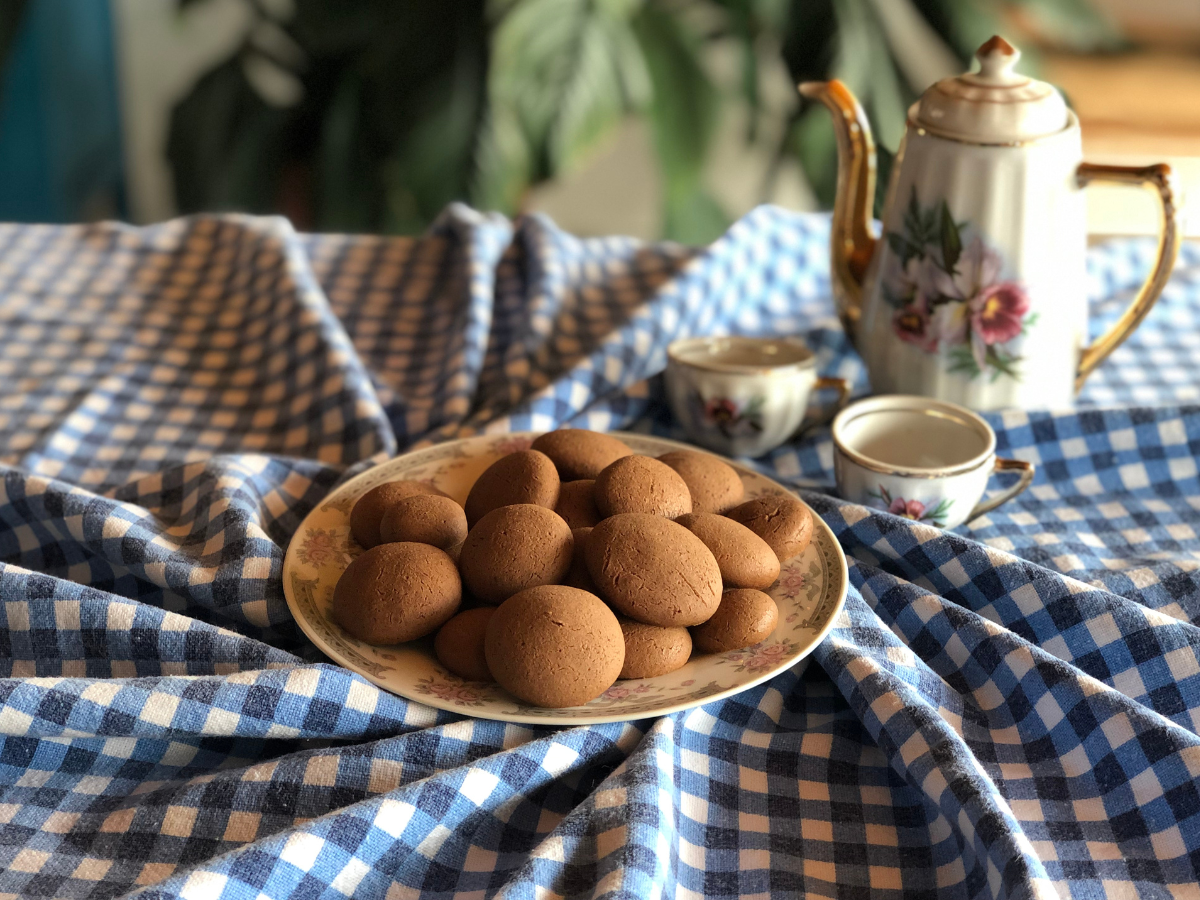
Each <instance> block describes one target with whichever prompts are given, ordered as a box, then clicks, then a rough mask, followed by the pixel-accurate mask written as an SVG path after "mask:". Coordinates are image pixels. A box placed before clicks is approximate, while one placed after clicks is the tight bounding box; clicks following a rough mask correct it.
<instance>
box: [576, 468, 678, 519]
mask: <svg viewBox="0 0 1200 900" xmlns="http://www.w3.org/2000/svg"><path fill="white" fill-rule="evenodd" d="M596 508H597V509H598V510H600V515H601V516H604V517H605V518H607V517H608V516H615V515H619V514H621V513H650V514H651V515H655V516H664V517H666V518H668V519H673V518H675V517H676V516H682V515H683V514H684V513H690V512H691V511H692V495H691V492H690V491H688V486H687V484H685V483H684V480H683V479H682V478H681V477H680V476H679V473H678V472H676V471H675V470H674V469H672V468H671V467H670V466H668V465H667V464H666V463H661V462H659V461H658V460H657V459H654V458H652V457H649V456H624V457H622V458H621V459H618V460H617V461H616V462H614V463H613V464H612V465H610V466H608V467H607V468H606V469H605V470H604V471H603V472H601V473H600V474H599V475H597V476H596Z"/></svg>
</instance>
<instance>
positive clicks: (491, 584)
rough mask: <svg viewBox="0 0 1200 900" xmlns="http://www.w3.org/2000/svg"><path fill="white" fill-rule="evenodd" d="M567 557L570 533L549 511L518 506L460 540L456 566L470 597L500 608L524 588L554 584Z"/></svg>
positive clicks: (499, 512)
mask: <svg viewBox="0 0 1200 900" xmlns="http://www.w3.org/2000/svg"><path fill="white" fill-rule="evenodd" d="M573 552H574V541H573V540H572V538H571V529H570V528H568V527H567V523H566V522H564V521H563V520H562V518H561V517H559V515H558V514H557V513H556V512H554V510H552V509H546V507H544V506H534V505H533V504H530V503H520V504H516V505H513V506H502V507H500V508H499V509H494V510H492V511H491V512H489V513H488V514H487V515H486V516H484V517H483V518H482V519H480V520H479V522H478V524H476V525H475V527H474V528H472V529H471V531H470V532H469V533H468V534H467V539H466V540H465V541H463V546H462V553H461V555H460V556H459V561H458V564H459V568H460V569H461V570H462V577H463V582H464V583H465V584H466V586H467V588H468V589H469V590H470V591H471V593H472V594H474V595H475V596H476V597H478V598H479V599H480V600H482V601H484V602H485V603H501V602H503V601H504V600H506V599H508V598H509V597H511V596H512V595H513V594H515V593H517V592H518V591H523V590H525V588H530V587H535V586H537V585H542V584H558V583H559V582H560V581H562V579H563V576H565V575H566V574H567V570H568V569H569V568H570V567H571V556H572V554H573Z"/></svg>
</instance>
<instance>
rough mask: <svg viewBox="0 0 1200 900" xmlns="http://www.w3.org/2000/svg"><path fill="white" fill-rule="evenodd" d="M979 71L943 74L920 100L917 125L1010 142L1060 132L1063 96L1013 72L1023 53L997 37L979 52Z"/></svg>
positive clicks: (992, 141)
mask: <svg viewBox="0 0 1200 900" xmlns="http://www.w3.org/2000/svg"><path fill="white" fill-rule="evenodd" d="M975 58H976V59H977V60H979V71H978V72H968V73H966V74H963V75H958V76H955V77H954V78H943V79H942V80H941V81H939V82H937V83H936V84H934V85H933V86H932V87H930V88H929V90H927V91H926V92H925V93H924V94H923V95H922V97H921V99H920V100H919V101H918V102H917V105H916V115H915V119H916V123H917V124H918V125H920V126H921V127H923V128H927V129H929V130H930V131H932V132H933V133H934V134H938V135H942V136H944V137H951V138H956V139H958V140H964V141H971V142H973V143H979V144H1011V143H1017V142H1020V141H1028V140H1032V139H1034V138H1040V137H1045V136H1047V135H1050V134H1055V133H1056V132H1059V131H1062V130H1063V129H1064V128H1066V127H1067V125H1068V123H1069V121H1070V114H1069V113H1068V112H1067V104H1066V101H1065V100H1063V97H1062V94H1060V93H1059V92H1058V91H1057V90H1055V89H1054V88H1053V87H1052V86H1051V85H1049V84H1047V83H1046V82H1044V81H1036V80H1035V79H1033V78H1030V77H1028V76H1027V75H1021V74H1019V73H1017V72H1014V71H1013V67H1014V66H1016V64H1017V60H1018V59H1020V58H1021V51H1020V50H1018V49H1017V48H1016V47H1014V46H1013V45H1012V44H1010V43H1009V42H1008V41H1006V40H1005V39H1004V38H1002V37H1000V36H999V35H996V36H994V37H992V38H990V39H989V40H987V41H985V42H984V43H983V44H982V45H981V46H980V48H979V49H978V50H976V51H975Z"/></svg>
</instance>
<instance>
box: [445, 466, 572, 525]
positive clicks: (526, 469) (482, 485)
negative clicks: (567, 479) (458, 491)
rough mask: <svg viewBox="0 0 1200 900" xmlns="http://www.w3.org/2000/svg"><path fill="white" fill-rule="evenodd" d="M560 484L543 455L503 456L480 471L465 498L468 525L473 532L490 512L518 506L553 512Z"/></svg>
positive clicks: (556, 473) (553, 469) (555, 471)
mask: <svg viewBox="0 0 1200 900" xmlns="http://www.w3.org/2000/svg"><path fill="white" fill-rule="evenodd" d="M559 484H560V482H559V479H558V472H557V470H555V468H554V463H552V462H551V461H550V457H548V456H547V455H546V454H545V453H539V452H538V451H537V450H519V451H517V452H516V453H509V454H508V455H507V456H502V457H500V458H499V459H498V460H496V461H495V462H494V463H492V464H491V465H490V466H488V467H487V468H486V469H484V470H483V474H482V475H480V476H479V478H478V479H477V480H476V481H475V484H474V485H472V487H471V492H470V493H469V494H467V502H466V504H465V507H466V513H467V524H468V525H469V526H471V527H472V528H474V527H475V523H476V522H478V521H479V520H480V519H482V518H483V517H484V516H486V515H487V514H488V513H490V512H491V511H492V510H493V509H499V508H500V507H502V506H513V505H515V504H518V503H532V504H533V505H534V506H544V507H546V508H547V509H554V505H555V504H556V503H558V489H559Z"/></svg>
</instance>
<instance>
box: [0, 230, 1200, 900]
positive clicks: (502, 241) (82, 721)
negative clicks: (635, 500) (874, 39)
mask: <svg viewBox="0 0 1200 900" xmlns="http://www.w3.org/2000/svg"><path fill="white" fill-rule="evenodd" d="M1151 252H1152V248H1150V247H1147V246H1146V245H1145V244H1144V243H1142V242H1136V241H1121V242H1117V243H1114V244H1110V245H1106V246H1103V247H1101V248H1098V249H1096V250H1094V251H1093V253H1092V259H1091V263H1092V268H1091V278H1092V281H1093V283H1092V285H1091V288H1092V295H1093V297H1094V301H1095V302H1094V311H1095V320H1096V321H1095V325H1096V327H1097V328H1099V327H1100V326H1101V325H1102V324H1103V322H1104V321H1106V319H1110V318H1111V317H1112V316H1114V315H1116V314H1118V313H1119V311H1120V308H1121V306H1122V304H1123V302H1124V301H1125V300H1126V299H1127V297H1128V291H1129V290H1130V289H1132V287H1133V286H1134V285H1135V284H1136V283H1137V280H1138V277H1139V276H1140V274H1141V272H1143V271H1144V270H1145V266H1146V265H1147V264H1148V261H1149V258H1150V255H1151ZM827 254H828V221H827V219H826V218H824V217H820V216H801V215H796V214H792V213H788V212H785V211H783V210H780V209H777V208H771V207H763V208H760V209H758V210H755V211H754V212H752V213H751V214H750V215H748V216H747V217H746V218H744V219H743V220H741V221H740V222H738V223H737V224H736V225H735V226H734V227H733V228H732V229H731V230H730V231H729V232H728V233H727V234H726V235H725V236H724V237H723V238H721V239H720V240H719V241H717V242H716V243H715V244H713V245H712V246H711V247H709V248H706V249H704V250H693V249H686V248H682V247H678V246H674V245H647V244H643V243H640V242H637V241H634V240H631V239H625V238H605V239H579V238H575V237H572V236H570V235H567V234H565V233H563V232H561V231H559V230H558V229H557V228H555V227H554V225H553V224H552V223H550V222H549V221H548V220H546V219H544V218H542V217H538V216H532V217H529V218H526V219H523V220H520V221H519V222H515V223H514V222H509V221H507V220H505V219H502V218H499V217H496V216H488V215H483V214H480V213H477V212H474V211H472V210H469V209H466V208H465V207H462V206H454V207H451V208H450V209H448V210H447V212H446V213H445V215H444V216H443V217H442V219H441V220H440V222H439V223H438V225H437V226H436V227H435V228H434V229H433V230H432V231H431V233H430V234H428V235H426V236H424V237H421V238H417V239H411V238H386V237H361V236H357V237H352V236H328V235H320V236H318V235H298V234H296V233H295V232H294V231H293V230H292V229H291V227H290V226H289V225H288V223H287V222H285V221H283V220H279V219H262V218H251V217H243V216H224V217H211V216H202V217H195V218H190V219H181V220H177V221H173V222H169V223H166V224H164V225H159V226H154V227H149V228H140V229H138V228H129V227H125V226H120V225H113V224H103V225H92V226H78V227H76V226H72V227H42V226H0V472H2V473H3V488H2V493H0V601H2V602H0V616H2V617H3V618H2V620H0V676H2V677H0V735H2V737H0V895H2V896H20V897H38V898H43V897H45V898H49V897H63V898H109V897H115V896H126V895H133V894H138V893H139V892H140V893H142V894H144V895H146V896H153V897H155V898H168V897H180V898H185V900H205V898H231V900H232V898H247V900H250V898H257V897H297V898H308V897H314V898H315V897H338V896H345V897H350V896H353V897H355V898H375V897H377V898H380V900H385V898H386V900H396V898H401V897H410V896H416V895H418V894H419V895H421V896H428V897H431V898H432V897H451V896H458V895H463V896H470V897H492V896H503V897H512V898H517V897H531V898H532V897H547V896H549V897H554V896H558V897H567V896H572V897H573V896H592V895H597V896H599V895H613V896H621V897H637V898H639V900H644V898H652V897H659V896H663V895H668V896H678V897H686V896H692V895H696V896H698V895H701V894H703V895H706V896H727V897H733V896H738V897H750V896H751V895H765V894H767V893H768V892H772V893H773V892H797V893H798V892H804V893H807V894H810V895H814V896H828V897H836V898H839V900H842V898H846V897H860V896H868V895H869V896H872V897H876V896H878V897H895V898H906V900H907V898H913V897H924V896H930V897H932V896H937V897H939V898H940V897H959V896H961V897H989V898H1000V897H1032V896H1037V897H1050V896H1057V895H1062V896H1070V897H1076V898H1093V897H1117V896H1119V897H1132V896H1142V897H1147V898H1149V897H1158V896H1165V895H1167V894H1171V895H1173V896H1194V897H1200V889H1197V887H1196V885H1197V883H1198V882H1200V629H1198V628H1197V626H1198V625H1200V574H1198V572H1197V570H1198V569H1200V540H1198V538H1197V529H1198V528H1200V480H1198V478H1197V465H1196V458H1197V455H1198V453H1200V406H1195V405H1190V404H1196V403H1200V368H1198V367H1200V362H1197V360H1200V332H1198V331H1197V330H1196V329H1195V326H1194V323H1195V322H1196V321H1200V251H1198V250H1197V249H1196V248H1193V247H1190V246H1189V247H1187V248H1185V251H1184V254H1183V256H1182V258H1181V263H1180V268H1179V271H1178V272H1177V273H1176V275H1175V276H1174V278H1173V279H1172V283H1171V285H1170V286H1169V287H1168V289H1167V290H1166V291H1165V293H1164V295H1163V298H1162V300H1161V301H1160V303H1159V304H1158V306H1157V307H1156V308H1155V310H1154V312H1153V313H1152V314H1151V316H1150V318H1149V319H1148V320H1147V321H1146V323H1145V324H1144V325H1143V326H1142V328H1141V329H1140V330H1139V331H1138V332H1137V333H1136V334H1135V335H1134V337H1133V339H1132V340H1131V341H1130V342H1129V343H1128V344H1126V345H1125V346H1123V347H1122V348H1120V349H1119V350H1118V351H1117V352H1116V353H1115V354H1114V356H1113V357H1112V358H1111V359H1110V361H1109V362H1107V363H1106V364H1105V365H1104V366H1103V367H1102V368H1101V369H1100V370H1099V371H1098V372H1097V374H1096V375H1095V376H1094V377H1093V379H1092V381H1091V382H1090V383H1089V385H1088V387H1087V388H1086V389H1085V392H1084V394H1083V397H1082V398H1081V404H1080V408H1079V409H1078V410H1076V411H1061V412H1045V413H1024V412H1012V413H1004V414H997V415H992V416H990V417H989V418H990V421H991V423H992V425H993V426H994V427H995V428H996V430H997V434H998V439H999V447H998V449H999V451H1000V452H1001V453H1002V454H1003V455H1006V456H1014V457H1017V458H1021V459H1027V460H1031V461H1033V462H1036V463H1037V464H1038V476H1037V480H1036V482H1035V484H1034V486H1033V487H1032V488H1031V489H1030V490H1029V491H1027V492H1026V493H1025V494H1023V495H1022V496H1021V497H1020V498H1018V499H1017V500H1015V501H1013V502H1011V503H1009V504H1006V505H1005V506H1004V507H1002V508H1001V509H999V510H997V511H996V512H993V513H991V514H989V515H988V516H986V517H984V518H981V519H979V520H977V521H976V522H974V523H971V525H970V526H969V527H965V528H962V529H959V530H958V531H957V532H954V533H947V532H943V531H939V530H937V529H935V528H932V527H930V526H928V525H924V524H921V523H919V522H913V521H909V520H905V519H902V518H898V517H896V516H893V515H891V514H889V513H887V512H885V511H881V510H869V509H866V508H864V507H859V506H854V505H849V504H845V503H843V502H841V501H838V500H836V499H833V498H831V497H829V496H828V495H827V494H826V493H824V492H825V491H827V490H829V489H830V488H831V487H832V472H831V460H832V456H831V445H830V441H829V437H828V430H827V429H826V430H820V431H817V432H814V433H811V434H809V435H808V436H806V437H805V438H804V439H803V440H801V441H800V442H798V443H794V444H790V445H785V446H784V447H782V448H780V449H779V450H777V451H775V452H774V453H773V454H772V455H771V456H769V457H768V458H765V459H763V460H759V461H757V462H756V463H755V464H756V465H758V466H759V467H760V468H761V469H762V470H763V471H764V472H766V473H767V474H770V475H771V476H772V477H775V478H777V479H780V480H782V481H784V482H785V483H790V484H793V485H796V486H797V487H798V488H800V489H801V492H802V496H803V497H804V498H805V499H806V500H807V501H808V502H809V503H810V504H811V505H812V506H813V508H814V509H815V510H816V511H817V512H818V513H819V514H820V515H822V516H823V517H824V519H825V520H826V522H828V523H829V524H830V526H831V527H832V528H833V529H834V531H835V533H836V534H837V536H838V538H839V540H840V541H841V543H842V546H843V548H844V549H845V551H846V554H847V557H848V558H849V561H850V574H851V582H852V586H851V589H850V592H849V596H848V598H847V602H846V608H845V612H844V614H843V615H842V616H841V617H840V619H839V621H838V622H837V625H836V628H835V629H834V631H833V632H832V634H831V635H830V636H829V638H828V639H827V640H826V641H825V642H824V643H823V644H822V645H821V646H820V647H819V648H818V649H817V650H816V651H815V652H814V654H813V655H812V657H810V658H809V659H808V660H805V661H804V662H802V663H801V664H800V665H798V666H796V667H794V668H793V669H791V670H790V671H788V672H786V673H784V674H782V675H780V676H778V677H776V678H774V679H772V680H770V681H769V682H767V683H765V684H763V685H760V686H759V687H757V688H754V689H752V690H749V691H746V692H744V693H742V694H739V695H737V696H735V697H733V698H730V699H728V700H725V701H721V702H717V703H712V704H708V705H707V706H704V707H700V708H697V709H694V710H691V711H687V712H682V713H677V714H674V715H671V716H667V717H663V718H660V719H651V720H644V721H640V722H631V723H619V724H612V725H599V726H593V727H587V728H572V729H565V730H552V729H545V728H531V727H524V726H518V725H511V724H503V723H497V722H489V721H485V720H478V719H472V718H469V717H466V716H457V715H454V714H451V713H445V712H439V711H435V710H432V709H431V708H429V707H426V706H423V705H421V704H419V703H415V702H409V701H406V700H403V699H401V698H399V697H395V696H393V695H391V694H388V693H386V692H383V691H381V690H379V689H377V688H376V687H374V686H373V685H371V684H370V683H369V682H367V681H366V680H364V679H363V678H361V677H359V676H357V675H354V674H353V673H350V672H348V671H346V670H344V669H341V668H339V667H337V666H335V665H332V664H330V663H329V662H328V661H327V660H325V659H324V658H323V657H322V656H321V654H320V653H319V652H318V651H317V650H316V649H315V648H314V647H312V645H311V644H309V643H308V641H307V640H306V639H305V638H304V637H303V635H302V634H301V633H300V631H299V630H298V628H297V627H296V626H295V624H294V623H293V621H292V619H291V616H290V614H289V613H288V610H287V606H286V604H285V602H284V600H283V595H282V589H281V581H280V573H281V570H282V561H283V555H284V551H285V549H286V547H287V542H288V539H289V537H290V536H291V534H292V533H293V532H294V530H295V529H296V527H297V526H298V524H299V523H300V521H302V519H303V518H304V516H305V515H306V514H307V513H308V512H309V511H310V510H311V509H312V508H313V507H314V506H315V505H316V504H317V503H318V502H319V501H320V499H321V498H322V497H323V496H325V494H326V493H327V492H328V491H329V490H330V489H331V488H332V487H333V486H334V485H336V484H338V483H340V482H341V481H342V480H344V479H345V478H348V477H351V476H352V475H353V474H355V473H356V472H358V471H361V470H362V469H363V468H364V467H366V466H369V465H372V464H374V463H377V462H379V461H380V460H382V459H385V458H387V457H388V456H391V455H393V454H395V453H397V452H399V451H402V450H404V449H407V448H410V447H413V446H417V445H419V444H423V443H427V442H433V441H441V440H446V439H450V438H454V437H460V436H465V435H468V434H473V433H478V432H480V431H508V430H544V429H550V428H554V427H556V426H558V425H562V424H571V425H575V426H582V427H591V428H599V429H619V428H626V429H634V430H641V431H650V432H654V433H657V434H662V435H666V436H671V437H682V433H681V432H680V431H679V429H678V428H677V427H676V426H675V425H674V423H673V422H672V421H671V418H670V415H669V413H668V412H667V410H666V408H665V403H664V399H663V395H662V389H661V384H660V381H661V379H660V378H658V377H657V376H658V374H659V373H660V372H661V370H662V368H663V366H664V363H665V348H666V345H667V343H668V342H670V341H671V340H673V339H675V338H677V337H684V336H688V335H692V334H790V335H800V336H802V337H803V338H804V339H805V340H806V341H808V343H809V344H810V346H812V347H813V349H814V350H815V351H816V352H817V355H818V360H819V364H820V368H821V371H822V374H827V375H838V376H841V377H846V378H849V379H851V380H852V381H853V382H854V383H855V384H856V386H857V389H858V390H859V392H865V391H866V389H867V386H866V382H865V376H864V373H863V368H862V364H861V361H860V360H859V359H858V357H857V356H856V355H855V354H854V352H853V350H852V349H851V348H850V346H849V344H848V342H847V340H846V338H845V335H844V333H843V331H842V329H841V327H840V325H839V324H838V321H837V318H836V316H835V315H834V312H833V308H832V304H831V301H830V299H829V281H828V262H827ZM745 664H746V665H747V666H754V665H756V664H760V661H756V659H755V657H754V656H753V654H750V655H748V656H747V659H746V661H745ZM1188 892H1191V893H1190V894H1189V893H1188Z"/></svg>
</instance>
